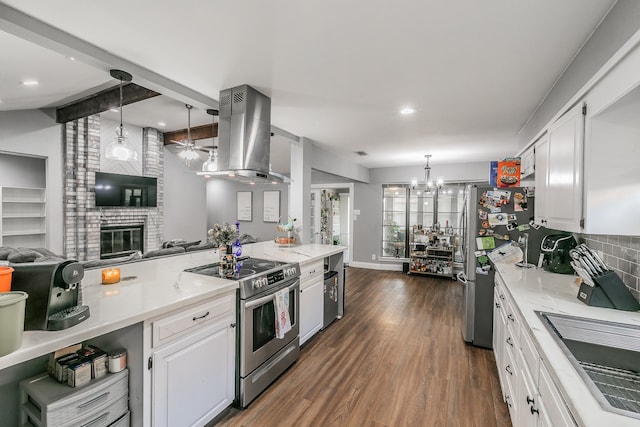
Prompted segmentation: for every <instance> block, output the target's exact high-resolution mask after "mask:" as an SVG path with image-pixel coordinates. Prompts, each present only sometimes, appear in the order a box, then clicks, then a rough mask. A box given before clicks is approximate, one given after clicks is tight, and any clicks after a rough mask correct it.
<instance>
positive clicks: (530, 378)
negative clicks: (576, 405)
mask: <svg viewBox="0 0 640 427" xmlns="http://www.w3.org/2000/svg"><path fill="white" fill-rule="evenodd" d="M495 282H496V283H495V284H496V287H495V292H494V323H493V335H494V341H493V351H494V354H495V359H496V366H497V369H498V376H499V378H500V386H501V388H502V395H503V397H504V401H505V403H506V404H507V406H508V408H509V415H510V416H511V420H512V424H513V425H514V426H516V427H541V426H554V427H556V426H557V427H565V426H566V427H572V426H575V423H574V422H573V418H572V417H571V414H570V412H569V410H568V408H567V407H566V405H565V404H564V401H563V400H562V398H561V396H560V393H559V392H558V390H557V389H556V387H555V385H554V383H553V381H552V380H551V378H550V376H549V373H548V371H547V369H546V367H545V366H544V363H543V361H542V360H541V358H540V355H539V354H538V351H537V350H536V348H535V344H534V343H533V339H532V337H531V335H530V334H529V332H528V330H527V329H528V326H527V325H526V323H525V322H524V320H523V318H522V316H521V315H520V313H519V312H518V309H517V308H516V305H515V302H514V301H513V300H512V298H511V296H510V294H509V293H508V291H507V290H506V286H505V285H504V283H503V282H502V280H501V278H500V277H499V275H496V278H495Z"/></svg>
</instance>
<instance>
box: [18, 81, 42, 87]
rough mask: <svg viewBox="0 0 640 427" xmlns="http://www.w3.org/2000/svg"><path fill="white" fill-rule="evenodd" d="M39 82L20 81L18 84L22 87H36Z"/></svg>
mask: <svg viewBox="0 0 640 427" xmlns="http://www.w3.org/2000/svg"><path fill="white" fill-rule="evenodd" d="M38 83H39V82H38V81H37V80H24V81H21V82H20V84H21V85H23V86H35V85H37V84H38Z"/></svg>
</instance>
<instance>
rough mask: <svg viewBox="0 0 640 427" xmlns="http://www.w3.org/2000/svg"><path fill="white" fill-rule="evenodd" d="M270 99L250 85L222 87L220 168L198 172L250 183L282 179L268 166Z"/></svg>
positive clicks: (219, 140) (279, 181) (286, 180)
mask: <svg viewBox="0 0 640 427" xmlns="http://www.w3.org/2000/svg"><path fill="white" fill-rule="evenodd" d="M270 148H271V99H270V98H269V97H267V96H266V95H264V94H262V93H260V92H259V91H258V90H256V89H254V88H252V87H251V86H249V85H242V86H237V87H234V88H231V89H225V90H222V91H220V121H219V123H218V171H216V172H199V173H198V174H199V175H204V176H208V177H216V178H225V179H231V180H234V181H240V182H245V183H250V184H258V183H274V184H277V183H282V182H288V178H287V177H285V176H283V175H280V174H278V173H274V172H272V171H270V170H269V160H270Z"/></svg>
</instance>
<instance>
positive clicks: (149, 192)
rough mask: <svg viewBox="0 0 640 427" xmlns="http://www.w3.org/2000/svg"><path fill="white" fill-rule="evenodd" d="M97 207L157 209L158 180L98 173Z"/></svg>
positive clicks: (96, 188)
mask: <svg viewBox="0 0 640 427" xmlns="http://www.w3.org/2000/svg"><path fill="white" fill-rule="evenodd" d="M95 195H96V207H99V206H112V207H113V206H118V207H127V208H140V207H142V208H147V207H151V208H155V207H156V203H157V199H158V179H157V178H149V177H146V176H134V175H120V174H115V173H105V172H96V187H95Z"/></svg>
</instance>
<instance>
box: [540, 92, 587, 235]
mask: <svg viewBox="0 0 640 427" xmlns="http://www.w3.org/2000/svg"><path fill="white" fill-rule="evenodd" d="M547 138H548V140H549V142H548V145H549V147H548V150H549V151H548V159H547V171H546V175H547V177H546V181H547V186H546V189H545V192H546V198H547V200H546V202H545V204H546V222H545V224H544V225H545V226H546V227H548V228H553V229H556V230H564V231H571V232H576V233H579V232H580V231H581V220H582V181H583V179H582V156H583V145H584V107H583V105H582V104H578V105H576V106H575V107H573V108H572V109H571V110H569V111H568V112H567V113H565V114H564V115H563V116H562V117H560V118H559V119H558V120H556V121H555V122H553V123H552V124H551V125H550V126H549V129H548V132H547Z"/></svg>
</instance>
